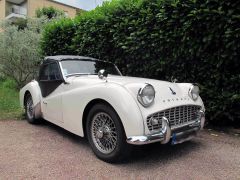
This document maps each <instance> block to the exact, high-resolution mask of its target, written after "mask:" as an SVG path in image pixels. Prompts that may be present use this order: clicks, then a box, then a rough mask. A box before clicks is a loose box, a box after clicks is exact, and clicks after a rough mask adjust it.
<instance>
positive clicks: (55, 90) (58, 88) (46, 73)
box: [39, 62, 64, 125]
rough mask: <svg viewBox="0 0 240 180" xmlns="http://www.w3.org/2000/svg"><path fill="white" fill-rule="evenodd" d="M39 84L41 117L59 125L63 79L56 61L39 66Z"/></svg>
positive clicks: (60, 122) (61, 121)
mask: <svg viewBox="0 0 240 180" xmlns="http://www.w3.org/2000/svg"><path fill="white" fill-rule="evenodd" d="M39 86H40V89H41V92H42V104H41V107H42V113H43V118H44V119H46V120H48V121H50V122H52V123H54V124H58V125H61V124H62V123H63V119H62V92H63V86H64V83H63V80H62V76H61V71H60V67H59V65H58V63H57V62H51V63H49V64H44V65H43V67H42V68H41V72H40V77H39Z"/></svg>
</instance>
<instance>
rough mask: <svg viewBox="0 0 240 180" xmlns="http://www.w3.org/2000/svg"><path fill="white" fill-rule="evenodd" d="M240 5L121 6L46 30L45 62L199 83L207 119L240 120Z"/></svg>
mask: <svg viewBox="0 0 240 180" xmlns="http://www.w3.org/2000/svg"><path fill="white" fill-rule="evenodd" d="M239 12H240V3H239V2H238V1H231V0H221V1H219V0H207V1H204V0H187V1H186V0H151V1H149V0H113V1H112V2H106V3H105V4H104V5H103V6H102V7H98V8H96V9H95V10H93V11H90V12H86V13H84V14H82V15H81V16H79V17H77V18H75V19H74V20H70V19H64V20H61V21H58V22H54V23H52V24H50V25H48V27H47V28H46V29H45V32H44V34H43V41H42V49H43V52H44V53H45V55H57V54H76V55H84V56H91V57H95V58H99V59H104V60H107V61H111V62H114V63H116V64H117V65H118V66H119V67H120V69H121V70H122V72H123V74H124V75H131V76H139V77H148V78H155V79H161V80H170V79H171V78H172V77H174V78H177V79H178V81H179V82H193V83H198V84H199V85H200V88H201V96H202V98H203V100H204V102H205V106H206V109H207V118H208V119H209V120H211V121H212V122H217V123H219V124H221V123H226V121H228V122H231V121H234V122H235V123H239V119H240V63H239V59H240V50H239V49H240V43H239V42H240V15H239Z"/></svg>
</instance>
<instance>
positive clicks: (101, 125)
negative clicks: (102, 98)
mask: <svg viewBox="0 0 240 180" xmlns="http://www.w3.org/2000/svg"><path fill="white" fill-rule="evenodd" d="M86 132H87V137H88V141H89V143H90V145H91V147H92V150H93V152H94V154H95V155H96V156H97V157H98V158H99V159H101V160H103V161H105V162H109V163H116V162H121V161H123V160H126V159H127V157H129V155H130V153H131V145H129V144H127V142H126V135H125V131H124V128H123V125H122V123H121V120H120V118H119V117H118V115H117V113H116V112H115V110H114V109H113V108H112V107H111V106H109V105H106V104H96V105H94V106H93V107H92V109H91V110H90V112H89V114H88V117H87V123H86Z"/></svg>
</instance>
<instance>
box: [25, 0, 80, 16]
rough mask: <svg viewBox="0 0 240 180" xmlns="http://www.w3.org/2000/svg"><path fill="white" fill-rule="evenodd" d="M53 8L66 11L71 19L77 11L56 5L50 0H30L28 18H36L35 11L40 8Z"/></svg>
mask: <svg viewBox="0 0 240 180" xmlns="http://www.w3.org/2000/svg"><path fill="white" fill-rule="evenodd" d="M49 6H53V7H55V8H57V9H61V10H63V11H65V12H66V13H67V14H68V16H69V17H74V16H75V15H76V13H77V10H76V9H75V8H73V7H70V6H65V5H62V4H60V3H55V2H53V1H50V0H28V17H34V16H35V11H36V10H37V9H38V8H42V7H49Z"/></svg>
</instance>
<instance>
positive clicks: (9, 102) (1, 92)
mask: <svg viewBox="0 0 240 180" xmlns="http://www.w3.org/2000/svg"><path fill="white" fill-rule="evenodd" d="M22 117H23V110H22V108H21V107H20V103H19V93H18V91H17V90H16V89H15V86H14V82H13V81H11V80H5V81H0V120H7V119H22Z"/></svg>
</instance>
